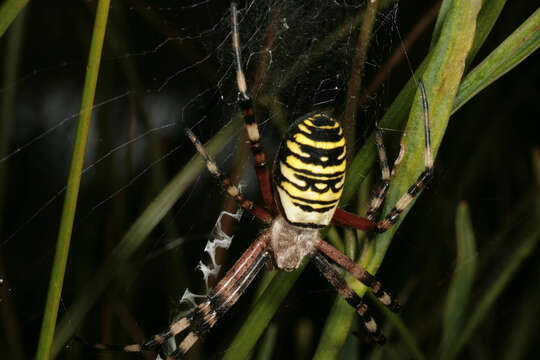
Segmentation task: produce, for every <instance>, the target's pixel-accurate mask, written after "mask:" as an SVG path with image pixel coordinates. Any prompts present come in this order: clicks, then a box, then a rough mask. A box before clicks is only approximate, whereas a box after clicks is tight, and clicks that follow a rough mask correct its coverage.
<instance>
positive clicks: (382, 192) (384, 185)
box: [366, 128, 390, 220]
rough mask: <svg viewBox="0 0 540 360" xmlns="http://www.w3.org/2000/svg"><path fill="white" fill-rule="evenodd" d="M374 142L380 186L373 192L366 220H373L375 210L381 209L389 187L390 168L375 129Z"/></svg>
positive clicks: (379, 134) (378, 130)
mask: <svg viewBox="0 0 540 360" xmlns="http://www.w3.org/2000/svg"><path fill="white" fill-rule="evenodd" d="M375 141H376V143H377V153H378V155H379V164H380V166H381V180H382V181H381V184H380V185H379V188H378V189H377V192H375V195H374V196H373V197H372V198H371V202H370V204H369V209H368V211H367V212H366V219H368V220H373V219H374V218H375V214H376V213H377V210H379V208H380V207H381V204H382V203H383V201H384V197H385V196H386V192H387V191H388V188H389V187H390V168H389V167H388V158H387V156H386V150H385V148H384V143H383V137H382V131H381V129H379V128H377V129H375Z"/></svg>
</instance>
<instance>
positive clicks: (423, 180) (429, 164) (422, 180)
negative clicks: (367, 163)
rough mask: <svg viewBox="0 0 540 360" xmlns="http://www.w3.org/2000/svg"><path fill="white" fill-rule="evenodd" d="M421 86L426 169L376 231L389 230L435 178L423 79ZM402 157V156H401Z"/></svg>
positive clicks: (378, 225) (419, 84)
mask: <svg viewBox="0 0 540 360" xmlns="http://www.w3.org/2000/svg"><path fill="white" fill-rule="evenodd" d="M418 86H419V88H420V95H421V97H422V106H423V109H424V141H425V142H424V147H425V150H424V164H425V165H424V166H425V169H424V171H423V172H422V173H421V174H420V176H419V177H418V179H416V181H415V182H414V184H412V185H411V187H410V188H409V190H408V191H407V192H406V193H405V194H403V195H402V196H401V198H400V199H399V200H398V202H397V203H396V205H394V208H393V209H392V210H391V211H390V213H388V215H386V217H385V218H384V220H383V221H381V222H379V223H378V224H377V228H376V229H375V231H376V232H378V233H382V232H385V231H386V230H388V229H389V228H391V227H392V225H394V224H395V223H396V222H397V220H398V218H399V215H400V214H401V212H402V211H403V210H405V209H406V208H407V206H409V205H410V203H411V202H412V201H413V199H414V198H415V197H416V196H417V195H418V194H419V193H420V190H422V189H423V188H424V187H425V186H426V184H427V183H429V182H430V181H431V179H432V178H433V154H432V151H431V136H430V127H429V107H428V101H427V95H426V89H425V87H424V83H423V82H422V80H420V81H419V82H418ZM400 157H401V156H400Z"/></svg>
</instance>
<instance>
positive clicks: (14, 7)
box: [0, 0, 28, 38]
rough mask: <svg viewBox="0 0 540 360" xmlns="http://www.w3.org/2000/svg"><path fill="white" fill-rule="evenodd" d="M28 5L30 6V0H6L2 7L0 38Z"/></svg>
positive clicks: (0, 13) (0, 7)
mask: <svg viewBox="0 0 540 360" xmlns="http://www.w3.org/2000/svg"><path fill="white" fill-rule="evenodd" d="M26 4H28V0H5V1H4V2H3V3H2V5H0V38H1V37H2V35H4V33H5V32H6V30H7V29H8V28H9V26H10V25H11V23H12V22H13V20H15V18H16V17H17V15H19V13H20V12H21V11H22V10H23V9H24V8H25V6H26Z"/></svg>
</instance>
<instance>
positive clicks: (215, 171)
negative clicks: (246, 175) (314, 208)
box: [186, 129, 272, 224]
mask: <svg viewBox="0 0 540 360" xmlns="http://www.w3.org/2000/svg"><path fill="white" fill-rule="evenodd" d="M186 134H187V136H188V137H189V139H190V140H191V142H192V143H193V145H195V148H196V149H197V151H198V152H199V154H200V155H201V156H202V157H203V159H204V160H205V161H206V167H207V168H208V171H210V173H211V174H212V175H213V176H214V177H215V178H216V179H217V180H218V182H219V185H220V186H221V188H222V189H223V190H224V191H225V192H226V193H227V194H228V195H229V196H230V197H232V198H233V199H234V200H235V201H236V202H237V203H238V205H240V206H241V207H242V208H243V209H244V210H246V211H248V212H249V213H250V214H251V215H253V216H255V217H256V218H257V219H259V220H261V221H262V222H264V223H266V224H270V222H271V221H272V215H270V214H269V213H268V212H267V211H266V210H264V209H263V208H261V207H260V206H258V205H256V204H255V203H253V201H251V200H248V199H246V197H245V196H244V195H243V194H242V193H241V192H240V189H238V187H237V186H236V185H234V184H233V183H232V181H231V179H230V178H229V177H227V176H225V175H224V174H223V173H222V172H221V171H220V170H219V168H218V166H217V164H216V162H215V161H214V160H213V159H212V157H210V155H208V153H207V152H206V150H205V149H204V146H203V145H202V144H201V142H200V141H199V139H198V138H197V137H196V136H195V134H194V133H193V132H192V131H191V130H189V129H186Z"/></svg>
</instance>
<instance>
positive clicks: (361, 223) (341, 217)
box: [332, 208, 377, 231]
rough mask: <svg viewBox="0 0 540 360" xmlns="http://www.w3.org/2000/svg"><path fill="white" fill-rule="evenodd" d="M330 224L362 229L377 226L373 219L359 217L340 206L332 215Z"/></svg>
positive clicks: (369, 229) (366, 229)
mask: <svg viewBox="0 0 540 360" xmlns="http://www.w3.org/2000/svg"><path fill="white" fill-rule="evenodd" d="M332 224H333V225H337V226H343V227H348V228H355V229H360V230H364V231H373V230H374V229H375V228H376V227H377V223H376V222H375V221H373V220H370V219H366V218H363V217H360V216H358V215H355V214H352V213H350V212H348V211H345V210H343V209H340V208H337V209H336V212H335V213H334V216H333V217H332Z"/></svg>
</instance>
